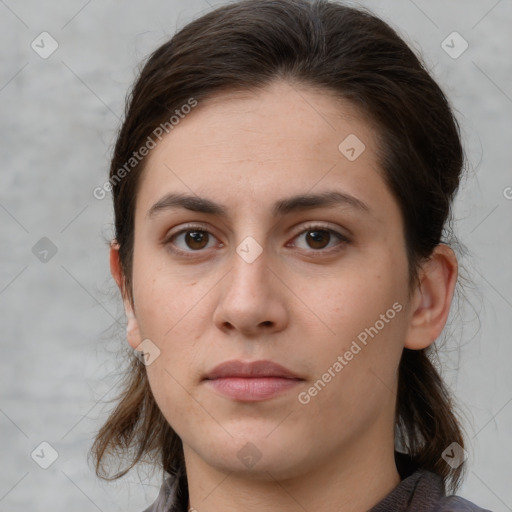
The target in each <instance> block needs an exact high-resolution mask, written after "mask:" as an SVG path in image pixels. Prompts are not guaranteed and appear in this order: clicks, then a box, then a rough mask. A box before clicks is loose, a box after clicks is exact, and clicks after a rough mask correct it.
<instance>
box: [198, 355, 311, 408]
mask: <svg viewBox="0 0 512 512" xmlns="http://www.w3.org/2000/svg"><path fill="white" fill-rule="evenodd" d="M303 381H304V379H302V378H301V377H299V376H298V375H297V374H295V373H294V372H292V371H291V370H289V369H288V368H285V367H284V366H282V365H280V364H277V363H274V362H273V361H252V362H243V361H238V360H233V361H227V362H225V363H222V364H220V365H218V366H216V367H215V368H214V369H213V370H211V371H210V372H209V373H208V374H207V375H206V376H205V377H204V378H203V382H204V383H205V384H206V385H207V386H209V387H210V388H212V389H213V390H215V391H216V392H218V393H220V394H221V395H224V396H226V397H228V398H231V399H233V400H237V401H242V402H257V401H261V400H268V399H270V398H272V397H274V396H277V395H280V394H282V393H284V392H286V391H288V390H290V389H292V388H293V387H295V386H297V385H298V384H299V383H300V382H303Z"/></svg>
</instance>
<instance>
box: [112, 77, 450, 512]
mask: <svg viewBox="0 0 512 512" xmlns="http://www.w3.org/2000/svg"><path fill="white" fill-rule="evenodd" d="M349 134H355V135H356V136H357V137H358V138H359V139H360V140H361V141H363V143H364V144H365V150H364V151H363V152H362V154H361V155H360V156H359V157H358V158H357V159H356V160H354V161H349V160H348V159H347V158H346V157H345V156H344V155H343V154H342V153H341V152H340V150H339V149H338V145H339V144H340V143H341V142H342V141H343V140H344V139H345V138H346V137H347V136H348V135H349ZM148 158H149V159H148V161H147V166H146V168H145V170H144V174H143V179H142V181H141V183H140V187H139V190H138V197H137V204H136V212H135V239H134V260H133V273H132V279H133V281H132V282H133V288H132V292H133V303H132V302H131V301H130V300H129V298H128V295H127V293H126V290H125V289H124V287H123V279H122V278H123V274H122V269H121V266H120V263H119V258H118V246H117V244H116V242H115V241H113V243H112V246H111V254H110V257H111V270H112V275H113V276H114V278H115V280H116V282H117V283H118V285H119V287H120V289H121V292H122V294H123V297H124V305H125V308H126V313H127V316H128V332H127V338H128V342H129V344H130V345H131V347H133V348H135V349H137V348H138V349H140V347H141V345H140V344H141V342H142V340H144V339H150V340H151V342H152V343H153V344H154V345H155V346H157V347H158V349H159V350H160V354H159V356H158V357H157V358H155V360H154V362H153V363H151V364H150V365H148V366H147V372H148V377H149V381H150V385H151V388H152V390H153V393H154V396H155V399H156V401H157V403H158V405H159V407H160V409H161V410H162V412H163V414H164V416H165V418H166V419H167V421H168V422H169V424H170V425H171V426H172V428H173V429H174V430H175V431H176V433H177V434H178V435H179V436H180V438H181V439H182V441H183V447H184V454H185V462H186V466H187V474H188V485H189V493H190V505H191V506H192V507H194V508H195V509H196V510H197V511H198V512H213V511H218V510H225V511H240V510H244V511H256V510H258V511H260V510H265V511H267V512H273V511H275V512H277V511H279V512H288V511H289V512H292V511H293V512H295V511H299V510H300V511H303V510H315V511H318V512H328V511H329V512H332V511H333V510H336V511H342V512H351V511H363V510H368V509H369V508H371V507H372V506H373V505H375V504H376V503H377V502H379V501H380V500H381V499H383V498H384V497H385V496H386V495H387V494H388V493H389V492H391V491H392V490H393V488H394V487H396V486H397V485H398V483H399V482H400V477H399V474H398V472H397V469H396V466H395V463H394V457H393V450H394V430H393V429H394V409H395V401H396V393H397V376H398V374H397V371H398V364H399V360H400V355H401V353H402V351H403V348H404V347H407V348H410V349H422V348H425V347H427V346H429V345H430V344H431V343H433V342H434V341H435V339H436V338H437V337H438V336H439V334H440V333H441V331H442V329H443V327H444V325H445V322H446V319H447V316H448V313H449V309H450V303H451V300H452V295H453V290H454V286H455V282H456V278H457V262H456V259H455V256H454V254H453V252H452V251H451V249H449V248H448V247H447V246H445V245H443V244H440V245H439V246H438V247H437V248H436V249H435V251H434V253H433V254H432V257H431V258H430V260H429V261H427V262H426V263H425V264H424V265H423V267H422V268H421V269H420V274H419V275H420V283H421V284H420V286H418V287H416V288H414V289H413V290H411V293H410V294H409V291H410V290H409V288H408V281H407V258H406V252H405V242H404V234H403V221H402V218H401V214H400V211H399V208H398V204H397V202H396V200H395V199H394V197H393V196H392V195H391V193H390V192H389V190H388V189H387V188H386V185H385V183H384V180H383V178H382V174H381V171H380V169H379V167H378V163H377V145H376V132H375V127H374V125H372V124H371V123H368V122H367V121H365V120H364V118H362V117H361V116H360V115H359V114H358V112H357V111H356V110H355V109H354V108H353V106H352V105H351V104H350V103H347V102H345V101H340V100H338V99H335V98H334V96H332V95H331V94H329V93H328V92H326V91H319V90H317V89H313V88H310V87H306V86H297V85H296V84H295V85H294V86H293V87H292V86H291V84H288V83H286V82H283V81H276V82H274V83H272V84H271V85H269V86H267V87H266V88H265V89H264V90H260V91H256V92H254V91H253V92H248V91H245V92H239V93H236V94H234V93H231V94H222V95H218V96H216V97H214V98H212V99H210V100H208V101H205V102H202V103H200V104H199V105H198V107H196V108H195V109H194V110H193V111H192V112H191V113H190V114H189V115H188V116H187V117H186V118H185V119H184V120H182V121H181V122H180V124H179V125H178V126H177V127H176V128H175V129H174V130H173V131H172V132H171V133H170V134H169V135H167V136H166V137H165V138H163V139H162V141H161V142H160V143H159V144H158V146H157V147H156V148H155V149H153V150H152V151H151V153H150V155H149V157H148ZM332 190H338V191H340V192H344V193H347V194H350V195H352V196H355V197H356V198H358V199H359V200H361V201H363V202H364V203H366V204H367V205H368V207H369V210H370V211H369V212H363V211H361V210H358V209H355V208H353V207H351V206H348V205H346V204H345V205H333V206H329V207H322V208H315V209H301V210H299V211H295V212H292V213H289V214H286V215H283V216H278V217H274V216H273V215H272V210H271V209H272V206H273V204H274V202H276V201H278V200H281V199H283V198H287V197H290V196H293V195H296V194H305V193H317V192H323V191H332ZM168 192H176V193H184V194H190V195H194V196H196V195H197V196H200V197H205V198H208V199H210V200H212V201H215V202H218V203H221V204H222V205H223V206H224V207H225V208H226V209H227V212H228V214H227V216H226V217H225V218H221V217H219V216H217V215H213V214H206V213H200V212H194V211H191V210H188V209H184V208H174V209H168V210H162V211H159V212H158V213H157V214H156V215H154V216H153V217H151V218H149V217H148V211H149V210H150V208H151V207H152V205H154V204H155V203H156V202H157V201H158V200H159V199H161V197H163V196H164V195H165V194H166V193H168ZM187 223H193V224H194V225H197V223H200V226H199V227H201V226H202V227H203V229H204V228H206V229H207V230H208V231H209V233H210V235H209V237H210V238H209V240H208V241H202V242H201V243H197V242H196V244H195V245H194V244H193V242H194V240H192V247H191V246H190V245H189V246H187V244H186V239H185V236H184V235H183V234H182V235H180V236H176V237H174V238H172V239H171V241H169V235H172V234H173V233H178V231H180V230H181V229H183V228H185V227H187ZM311 224H313V225H318V224H320V228H316V229H315V228H313V229H311ZM325 226H327V227H328V228H329V229H332V230H334V231H335V232H338V233H340V235H343V236H345V237H347V239H348V242H343V241H340V239H338V238H337V237H336V236H335V235H331V237H330V238H329V234H328V233H326V232H323V231H322V232H321V233H320V241H321V242H322V243H321V244H320V245H318V244H317V245H315V244H314V239H313V240H312V239H311V236H310V235H311V230H312V231H315V230H318V229H325ZM308 229H310V231H308ZM191 231H194V229H193V228H192V229H191ZM308 233H309V235H308ZM248 236H251V237H253V238H254V239H255V240H256V241H257V243H258V244H259V245H260V246H261V248H262V249H263V252H262V253H261V254H260V255H259V256H258V257H257V258H256V259H255V260H254V261H253V262H252V263H248V262H247V261H246V260H244V259H243V258H242V257H241V256H240V255H239V254H238V253H237V252H236V248H237V246H239V245H240V244H241V242H242V241H243V240H244V239H245V238H246V237H248ZM166 237H167V238H166ZM165 240H167V245H166V244H165V243H163V242H164V241H165ZM172 241H173V242H174V245H172ZM322 244H323V245H322ZM324 246H325V248H323V247H324ZM203 247H204V248H203ZM172 248H174V249H181V250H182V251H188V254H189V255H190V256H191V257H189V258H187V257H184V256H182V255H179V254H176V253H174V252H173V251H172ZM395 303H399V304H400V305H401V306H402V309H401V311H400V312H398V313H396V315H395V316H394V318H393V319H391V320H389V322H387V323H385V326H384V328H382V329H380V330H379V332H378V334H377V335H376V336H375V337H373V338H369V341H368V343H367V345H366V346H364V347H363V348H362V350H361V351H360V352H359V353H357V355H355V356H354V357H353V358H352V360H350V361H348V362H347V363H348V364H346V365H344V367H343V369H342V370H341V371H339V372H338V373H336V376H335V377H333V378H332V379H331V381H330V382H329V383H328V384H327V385H326V386H325V387H324V388H323V389H322V390H321V391H320V392H318V393H317V394H316V396H314V397H312V398H311V400H310V401H309V403H307V404H302V403H300V402H299V401H298V393H300V392H304V391H307V390H308V389H309V388H311V386H312V385H313V384H314V383H315V382H316V381H318V379H319V378H321V376H322V375H323V374H324V373H325V372H326V371H327V370H328V368H330V367H332V366H333V364H334V363H335V361H336V360H337V358H338V356H339V355H343V354H344V353H345V352H346V351H347V350H348V349H349V347H350V346H351V343H352V342H353V340H356V339H357V336H358V334H359V333H361V332H362V331H364V329H365V328H368V327H370V326H374V325H375V324H376V321H377V320H379V318H381V317H380V315H381V314H385V313H386V311H387V310H389V309H390V308H392V305H393V304H395ZM231 359H241V360H244V361H252V360H259V359H270V360H272V361H275V362H277V363H280V364H282V365H284V366H286V367H287V368H289V369H290V370H292V371H293V372H295V373H296V374H298V375H299V376H300V377H302V378H303V379H304V381H302V382H300V383H299V384H298V385H297V386H296V387H294V388H293V389H292V390H291V391H287V392H285V393H283V394H281V395H279V396H275V397H273V398H271V399H269V400H265V401H260V402H252V403H244V402H239V401H235V400H233V399H230V398H227V397H225V396H223V395H220V394H218V393H217V392H215V391H214V390H212V389H210V388H209V387H208V386H206V385H205V384H204V382H202V381H201V379H202V377H203V376H204V375H205V373H206V372H208V371H209V370H211V369H212V368H213V367H215V366H216V365H217V364H219V363H221V362H223V361H227V360H231ZM248 442H250V443H252V445H250V446H253V448H251V449H252V450H253V451H254V452H255V453H256V451H255V449H254V447H256V449H257V451H258V452H259V454H260V455H261V458H260V459H259V460H258V461H257V462H256V463H255V464H254V465H252V466H251V467H248V466H246V465H245V464H243V463H242V461H241V460H240V458H239V457H238V456H237V453H238V451H239V450H240V449H242V448H243V447H244V446H245V445H246V444H247V443H248ZM246 449H247V448H246Z"/></svg>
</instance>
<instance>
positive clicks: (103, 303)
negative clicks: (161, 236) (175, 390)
mask: <svg viewBox="0 0 512 512" xmlns="http://www.w3.org/2000/svg"><path fill="white" fill-rule="evenodd" d="M362 3H364V5H367V6H369V7H371V8H372V9H374V10H375V11H376V12H377V13H379V14H380V15H381V16H382V17H383V18H384V19H385V20H386V21H388V22H389V23H391V24H392V25H393V26H394V27H395V28H397V29H398V30H399V31H400V33H401V34H402V35H403V36H404V37H405V38H406V39H407V41H408V42H409V43H410V44H411V45H412V46H413V48H415V49H416V50H417V51H418V52H420V53H421V55H422V56H423V58H424V60H425V62H426V63H427V66H428V67H429V69H430V70H431V71H432V73H433V74H434V76H435V77H436V78H437V79H438V81H439V83H440V84H441V86H442V87H443V88H444V90H445V91H446V93H447V94H448V96H449V97H450V99H451V101H452V103H453V105H454V107H455V109H456V112H457V116H458V118H459V120H460V123H461V126H462V129H463V132H464V141H465V144H466V148H467V153H468V156H469V159H470V164H471V165H470V172H469V175H468V179H467V180H466V181H465V182H464V183H463V186H462V187H461V191H460V193H459V195H458V198H457V202H456V206H455V217H456V220H457V222H456V225H455V227H456V230H457V232H458V234H459V238H460V240H461V241H462V242H463V243H464V244H465V245H466V246H467V248H468V250H469V252H468V251H464V252H461V253H460V258H461V264H462V265H463V267H464V269H465V271H466V274H467V275H468V276H469V277H470V278H471V279H472V284H470V285H469V286H468V288H466V296H467V299H466V300H465V301H464V302H460V304H455V306H454V308H453V314H452V315H451V320H450V324H449V326H448V329H447V333H448V334H449V336H447V338H448V341H447V344H446V346H445V347H444V349H443V350H442V361H443V363H444V365H445V366H444V368H445V369H444V375H445V378H446V380H447V381H448V383H449V384H450V386H451V388H452V390H453V392H454V394H455V397H456V399H457V403H458V405H459V410H460V411H461V414H462V415H463V417H464V421H465V428H466V430H467V432H468V453H469V460H468V463H469V471H468V476H467V479H466V481H465V484H464V485H463V487H462V488H461V489H460V491H459V494H460V495H462V496H464V497H466V498H468V499H470V500H472V501H475V502H476V503H477V504H479V505H481V506H484V507H486V508H489V509H491V510H493V511H506V510H512V488H511V486H510V482H511V474H512V471H511V455H512V438H511V437H512V436H511V433H512V403H511V402H512V377H511V371H510V363H509V361H510V360H511V358H512V339H511V336H510V333H511V331H512V322H511V318H512V291H511V290H512V270H511V265H510V261H511V256H510V253H511V244H512V242H511V240H512V236H511V235H512V200H511V199H507V197H506V191H507V190H509V191H511V189H507V187H511V186H512V171H511V161H512V158H511V157H512V154H511V148H512V140H511V134H512V121H511V115H512V70H511V48H512V30H511V29H512V0H500V1H497V0H473V1H468V0H465V1H462V0H459V1H455V0H453V1H450V2H445V1H438V0H436V1H429V2H427V1H425V0H415V1H414V2H413V1H412V0H400V1H396V0H395V1H391V0H387V1H381V2H377V1H371V2H362ZM212 6H213V4H210V3H209V2H206V1H205V0H191V1H186V2H185V1H184V0H181V1H177V0H173V1H171V0H168V1H163V0H153V1H148V2H135V1H129V2H124V3H123V4H122V7H120V5H119V3H118V2H114V1H112V0H107V1H102V2H99V1H94V0H93V1H89V2H86V1H83V0H77V1H68V2H65V3H64V2H58V1H57V0H51V1H46V2H35V1H34V0H31V1H27V2H16V1H14V0H5V1H4V0H0V32H1V41H2V44H1V45H0V55H1V68H0V69H1V70H0V108H1V112H2V115H1V119H0V123H1V135H2V137H1V140H0V148H1V160H0V162H1V166H2V169H1V171H0V172H1V176H2V187H1V189H0V225H1V232H0V236H1V245H0V247H1V249H0V311H1V321H2V324H1V333H2V355H3V357H2V358H1V362H0V364H1V374H0V389H1V401H0V428H1V436H0V450H1V455H0V457H1V460H2V464H1V467H0V509H1V510H2V511H21V510H23V511H26V510H31V511H34V512H36V511H43V510H44V511H46V510H59V511H60V510H62V511H64V510H73V511H75V512H81V511H90V510H103V511H105V512H106V511H134V512H137V511H140V510H142V509H143V508H144V507H145V506H146V505H147V504H148V503H150V502H151V501H152V500H153V499H154V497H155V496H156V493H157V491H158V486H159V477H160V476H159V475H158V474H156V475H153V476H152V477H147V478H146V476H145V473H140V474H139V473H137V472H132V473H130V474H129V475H128V476H127V477H126V478H124V479H122V480H121V481H118V482H116V483H111V484H109V483H104V482H101V481H98V480H97V479H96V478H95V476H94V474H93V472H92V469H91V466H90V465H88V463H87V458H86V455H87V450H88V448H89V446H90V443H91V438H92V436H93V433H94V431H95V429H97V428H98V427H99V426H100V424H101V420H102V418H104V417H105V411H106V405H105V400H107V399H109V398H113V396H114V395H115V389H116V388H115V384H116V380H117V378H118V376H117V375H116V374H113V373H112V371H113V370H115V369H116V368H118V367H119V364H120V361H121V358H120V356H118V355H117V354H118V352H119V349H120V348H121V347H123V346H125V343H124V340H123V323H124V318H123V314H122V313H123V311H122V309H121V305H120V301H119V298H118V296H117V294H116V288H115V283H114V282H113V280H112V279H111V278H110V274H109V268H108V251H107V245H106V243H105V242H106V240H108V239H109V238H110V236H111V235H112V224H111V222H112V212H111V205H110V202H109V198H108V197H107V198H105V199H103V200H97V199H95V198H94V197H93V195H92V191H93V189H94V188H95V187H97V186H101V185H102V184H103V183H104V182H105V179H106V176H107V168H108V160H109V155H110V151H111V148H112V144H113V142H114V140H115V134H116V130H117V128H118V127H119V125H120V117H121V116H122V113H123V108H124V97H125V94H126V91H127V90H128V88H129V86H130V85H131V83H132V81H133V79H134V77H135V73H136V69H137V65H138V62H139V61H141V59H143V58H144V57H145V56H146V55H147V54H148V52H150V51H151V50H153V49H154V48H156V47H157V46H158V45H160V44H162V43H163V42H164V41H165V40H166V39H167V38H168V37H169V36H170V35H172V33H174V31H175V30H176V28H178V27H181V26H183V25H184V24H185V23H187V22H188V21H190V20H192V19H193V18H194V17H196V16H198V15H199V14H202V13H205V12H207V11H209V10H210V9H211V8H212ZM43 31H47V32H48V33H50V34H51V36H52V37H53V38H54V39H55V40H56V41H57V43H58V45H59V46H58V49H57V50H56V51H55V52H54V53H53V54H52V55H51V56H49V57H48V58H47V59H43V58H41V57H40V56H39V55H38V54H37V53H36V52H35V51H34V50H33V49H32V47H31V43H32V41H34V40H36V42H37V41H40V38H38V36H39V34H41V32H43ZM453 31H457V32H458V33H460V34H461V36H462V37H463V38H464V39H465V40H466V41H467V43H468V44H469V47H468V49H467V50H466V51H465V52H464V53H463V54H462V55H461V56H460V57H458V58H456V59H454V58H452V57H451V56H450V55H448V54H447V53H446V52H445V51H444V50H443V48H442V46H441V44H442V41H443V40H445V39H446V37H447V36H448V35H449V34H451V33H452V32H453ZM459 43H460V41H459V42H454V45H455V50H456V49H460V48H461V46H460V44H459ZM46 48H48V45H46ZM511 195H512V194H509V197H510V196H511ZM43 237H47V238H49V239H50V240H51V242H52V243H53V244H54V246H55V248H56V250H57V252H56V254H54V255H53V256H52V253H51V252H49V253H48V255H47V256H46V259H47V261H40V259H39V258H42V257H44V253H38V251H37V250H35V249H34V250H33V247H34V246H35V244H36V243H38V241H39V240H40V239H41V238H43ZM45 243H46V244H48V242H40V244H45ZM37 248H39V249H38V250H39V251H41V250H43V249H44V247H43V249H42V248H41V247H40V246H39V245H38V246H36V249H37ZM34 252H35V253H36V254H34ZM42 441H46V442H48V443H50V445H51V446H52V447H53V448H54V449H55V450H57V452H58V458H57V460H56V461H55V462H54V463H53V464H52V465H51V466H50V467H49V468H48V469H42V468H41V467H39V465H37V464H36V462H34V460H33V459H32V458H31V453H32V452H33V451H34V449H36V447H38V446H39V444H40V443H41V442H42ZM36 453H39V455H40V457H39V460H41V461H42V460H43V459H44V458H45V457H46V458H48V457H49V453H50V452H49V451H48V449H46V452H45V451H44V449H43V452H41V449H39V451H36ZM41 453H44V457H43V455H41ZM45 460H48V459H45Z"/></svg>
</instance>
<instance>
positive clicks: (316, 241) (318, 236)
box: [306, 230, 329, 249]
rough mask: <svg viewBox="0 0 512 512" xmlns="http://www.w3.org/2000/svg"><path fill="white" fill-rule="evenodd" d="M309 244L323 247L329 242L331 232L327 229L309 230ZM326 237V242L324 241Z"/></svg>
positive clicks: (313, 246)
mask: <svg viewBox="0 0 512 512" xmlns="http://www.w3.org/2000/svg"><path fill="white" fill-rule="evenodd" d="M306 236H307V238H308V244H309V245H310V246H311V247H312V248H314V249H323V248H324V247H325V246H326V245H327V244H328V243H329V233H328V232H327V231H325V230H315V231H308V234H307V235H306ZM322 238H324V242H325V243H323V242H322Z"/></svg>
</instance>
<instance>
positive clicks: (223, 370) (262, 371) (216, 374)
mask: <svg viewBox="0 0 512 512" xmlns="http://www.w3.org/2000/svg"><path fill="white" fill-rule="evenodd" d="M229 377H232V378H234V377H239V378H258V377H259V378H263V377H280V378H283V379H297V380H303V379H301V378H300V377H299V376H298V375H296V374H295V373H293V372H292V371H291V370H288V368H285V367H284V366H281V365H280V364H277V363H274V362H273V361H251V362H244V361H238V360H233V361H226V362H224V363H221V364H219V365H217V366H216V367H215V368H213V370H211V371H210V372H208V373H207V374H206V376H205V377H204V379H205V380H216V379H223V378H229Z"/></svg>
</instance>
